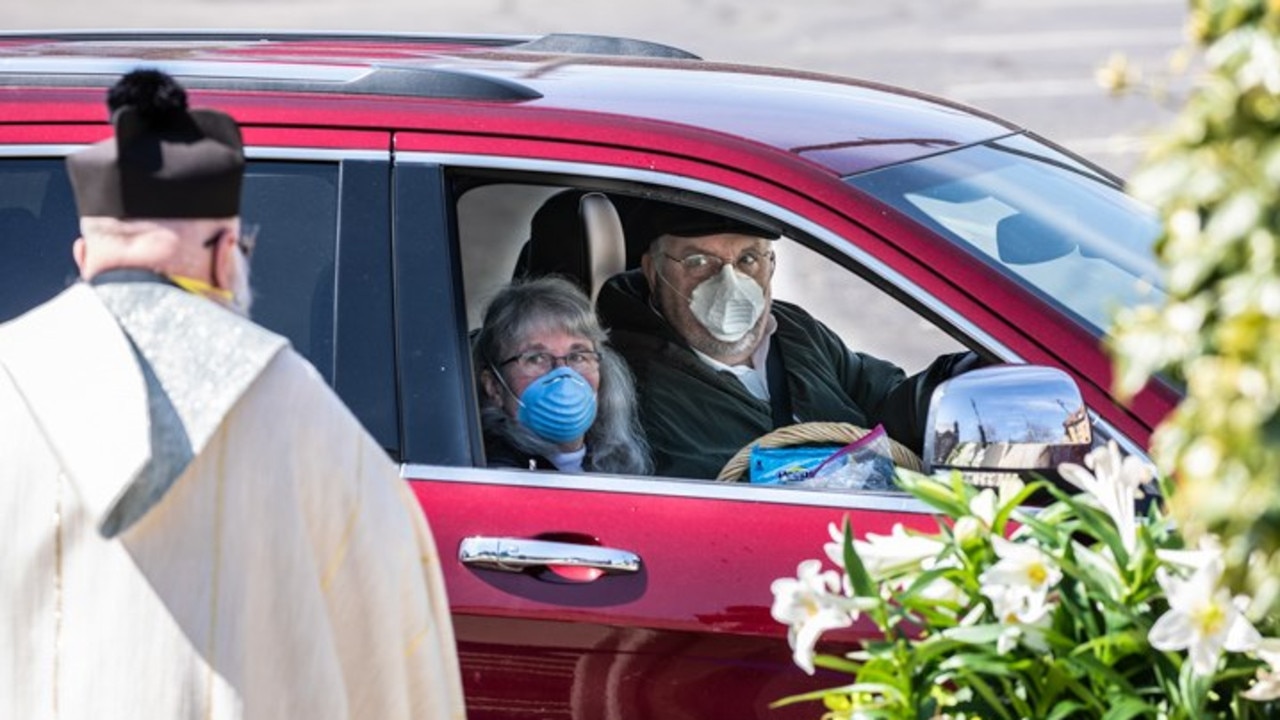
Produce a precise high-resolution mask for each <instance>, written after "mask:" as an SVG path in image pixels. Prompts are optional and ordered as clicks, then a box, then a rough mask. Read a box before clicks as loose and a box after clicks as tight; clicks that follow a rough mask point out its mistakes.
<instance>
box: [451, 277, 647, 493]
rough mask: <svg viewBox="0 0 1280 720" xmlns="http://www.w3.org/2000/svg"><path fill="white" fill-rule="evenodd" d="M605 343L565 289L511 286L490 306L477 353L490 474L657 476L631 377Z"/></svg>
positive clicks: (559, 282)
mask: <svg viewBox="0 0 1280 720" xmlns="http://www.w3.org/2000/svg"><path fill="white" fill-rule="evenodd" d="M606 339H607V336H606V334H605V331H604V329H603V328H601V327H600V323H599V321H598V320H597V319H596V313H595V308H593V307H592V305H591V301H589V300H588V299H587V298H586V296H585V295H583V293H582V292H581V291H580V290H579V289H578V288H577V287H576V286H575V285H573V284H572V283H570V282H568V281H566V280H563V279H560V278H555V277H543V278H537V279H534V280H528V281H523V282H517V283H513V284H511V285H509V286H507V287H506V288H504V289H503V290H502V291H501V292H499V293H498V295H497V296H496V297H494V298H493V300H492V301H491V302H490V303H489V307H488V308H487V309H486V310H485V315H484V326H483V327H482V328H481V330H480V334H479V335H478V336H477V337H476V339H475V345H474V348H475V366H476V369H477V372H478V383H479V391H480V403H481V420H482V423H483V425H484V439H485V454H486V456H487V457H488V462H489V465H490V466H491V467H521V468H529V469H547V470H551V469H556V470H561V471H563V472H575V473H578V472H609V473H622V474H629V475H647V474H649V473H651V472H652V471H653V465H652V463H651V461H650V460H649V446H648V443H646V442H645V440H644V435H643V431H642V430H641V429H640V423H639V422H638V420H637V418H636V407H635V391H634V386H633V384H632V381H631V374H630V371H629V370H628V369H627V366H626V363H625V362H624V361H623V360H622V358H621V357H619V356H618V355H617V354H616V353H615V352H614V351H613V350H612V349H611V348H609V347H608V346H607V345H606V344H605V341H606Z"/></svg>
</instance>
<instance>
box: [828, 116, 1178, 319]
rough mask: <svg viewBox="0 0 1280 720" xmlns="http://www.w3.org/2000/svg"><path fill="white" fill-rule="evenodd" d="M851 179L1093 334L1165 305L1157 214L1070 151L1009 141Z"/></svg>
mask: <svg viewBox="0 0 1280 720" xmlns="http://www.w3.org/2000/svg"><path fill="white" fill-rule="evenodd" d="M846 181H847V182H848V183H849V184H850V185H853V186H854V187H857V188H859V189H861V190H863V191H865V192H867V193H869V194H871V195H874V196H875V197H877V198H879V199H880V200H882V201H884V202H886V203H888V204H890V205H892V206H894V207H895V208H897V209H898V210H900V211H902V212H903V213H905V214H907V215H908V216H910V217H912V218H914V219H915V220H917V221H918V222H920V223H922V224H924V225H927V226H928V227H930V228H932V229H933V230H935V231H937V232H938V233H939V234H940V235H941V236H942V237H945V238H946V239H948V240H950V241H952V242H954V243H957V244H959V245H960V246H962V247H964V248H965V249H966V250H968V251H970V252H972V253H973V254H974V255H976V256H977V257H979V258H981V259H982V260H983V261H985V262H987V263H988V264H990V265H992V266H993V267H995V268H997V269H998V270H1000V271H1001V272H1003V273H1004V274H1006V275H1009V276H1011V277H1013V278H1015V279H1016V280H1018V281H1019V282H1021V283H1023V284H1024V285H1027V286H1029V287H1030V288H1031V289H1032V290H1034V291H1035V292H1037V293H1038V294H1040V295H1041V296H1043V297H1045V298H1047V299H1049V300H1050V301H1051V302H1054V303H1056V304H1057V305H1058V306H1060V307H1062V308H1063V309H1065V310H1067V311H1068V312H1070V313H1071V314H1073V315H1074V316H1075V317H1076V318H1077V319H1078V320H1079V321H1080V322H1082V323H1083V324H1084V325H1085V326H1086V327H1089V328H1090V329H1091V330H1092V331H1093V332H1094V333H1095V334H1097V335H1103V334H1105V333H1107V332H1108V330H1109V329H1110V327H1111V319H1112V315H1113V313H1114V312H1115V310H1116V309H1117V308H1119V307H1122V306H1129V305H1135V304H1140V303H1151V302H1159V301H1160V300H1162V299H1163V297H1164V288H1163V284H1162V280H1161V276H1160V272H1159V267H1158V265H1157V263H1156V260H1155V255H1154V249H1153V244H1154V242H1155V240H1156V238H1157V237H1158V236H1159V234H1160V224H1159V221H1158V218H1157V217H1156V215H1155V214H1154V213H1153V212H1152V211H1151V210H1150V209H1149V208H1147V207H1146V206H1144V205H1142V204H1140V203H1138V202H1137V201H1136V200H1134V199H1132V198H1130V197H1129V196H1128V195H1125V194H1124V192H1123V191H1122V190H1120V189H1119V188H1117V187H1116V186H1115V185H1114V184H1113V183H1112V182H1111V181H1109V180H1107V179H1106V178H1104V177H1102V176H1100V175H1098V174H1097V173H1095V172H1093V171H1092V170H1090V169H1089V168H1088V167H1086V166H1084V165H1082V164H1080V163H1079V162H1077V161H1076V160H1073V159H1072V158H1071V157H1069V156H1067V155H1063V154H1062V153H1060V152H1056V151H1054V150H1052V149H1050V148H1047V147H1045V146H1044V145H1041V144H1040V143H1038V142H1035V141H1034V140H1032V139H1030V138H1027V137H1023V136H1012V137H1008V138H1003V139H1001V140H997V141H993V142H989V143H986V144H984V145H977V146H972V147H968V148H964V149H961V150H956V151H954V152H950V153H946V154H943V155H935V156H932V157H928V158H924V159H922V160H917V161H915V162H910V163H904V164H901V165H894V166H891V167H887V168H884V169H881V170H875V171H871V172H868V173H865V174H861V175H856V176H853V177H850V178H847V179H846Z"/></svg>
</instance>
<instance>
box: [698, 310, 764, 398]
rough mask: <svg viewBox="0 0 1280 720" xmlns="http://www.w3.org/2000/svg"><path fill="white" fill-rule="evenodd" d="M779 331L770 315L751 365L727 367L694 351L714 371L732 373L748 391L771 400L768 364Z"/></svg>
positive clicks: (752, 356)
mask: <svg viewBox="0 0 1280 720" xmlns="http://www.w3.org/2000/svg"><path fill="white" fill-rule="evenodd" d="M777 329H778V321H777V320H774V318H773V313H769V319H768V320H767V321H766V322H765V326H764V337H763V338H761V339H760V344H759V345H757V346H756V350H755V352H753V353H751V364H750V365H746V364H743V365H726V364H725V363H722V362H720V361H719V360H716V359H715V358H713V357H711V356H710V355H707V354H705V353H701V352H698V351H697V350H694V351H693V352H694V354H695V355H697V356H698V359H699V360H701V361H702V362H704V363H706V364H707V365H709V366H711V368H712V369H714V370H717V371H724V372H731V373H733V374H734V376H735V377H737V378H738V380H739V381H740V382H741V383H742V385H743V386H744V387H746V389H747V391H748V392H750V393H751V394H752V395H754V396H756V397H757V398H759V399H761V400H768V399H769V381H768V374H767V372H768V371H767V367H768V365H767V363H768V359H769V343H770V342H771V340H772V338H773V333H774V331H775V330H777Z"/></svg>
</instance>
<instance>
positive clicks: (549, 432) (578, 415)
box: [516, 366, 596, 443]
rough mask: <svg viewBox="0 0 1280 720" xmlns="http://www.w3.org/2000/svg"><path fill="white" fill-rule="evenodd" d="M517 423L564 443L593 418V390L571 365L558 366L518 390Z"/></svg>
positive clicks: (587, 426)
mask: <svg viewBox="0 0 1280 720" xmlns="http://www.w3.org/2000/svg"><path fill="white" fill-rule="evenodd" d="M516 419H517V420H519V421H520V424H521V425H524V426H525V427H527V428H529V429H530V430H532V431H533V432H534V433H537V435H538V436H539V437H541V438H543V439H545V440H549V441H551V442H553V443H566V442H569V441H570V440H576V439H578V438H580V437H582V436H583V435H585V434H587V430H588V428H590V427H591V423H593V422H595V419H596V392H595V390H592V389H591V383H589V382H587V380H586V378H584V377H582V376H581V375H579V374H578V373H577V372H576V371H574V370H573V369H571V368H567V367H564V366H560V367H558V368H556V369H554V370H552V371H551V372H549V373H547V374H546V375H543V376H542V377H540V378H538V379H537V380H534V381H533V382H531V383H529V386H528V387H526V388H525V389H524V392H522V393H520V411H519V413H518V414H517V416H516Z"/></svg>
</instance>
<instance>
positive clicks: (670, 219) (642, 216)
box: [633, 201, 781, 244]
mask: <svg viewBox="0 0 1280 720" xmlns="http://www.w3.org/2000/svg"><path fill="white" fill-rule="evenodd" d="M633 217H634V220H633V226H634V227H635V228H636V231H637V234H638V235H639V236H640V240H641V241H643V242H644V243H646V244H647V243H650V242H652V241H654V240H657V239H658V238H659V237H662V236H663V235H674V236H676V237H702V236H704V235H721V234H725V233H732V234H735V235H749V236H751V237H759V238H765V239H766V240H777V239H778V237H779V236H780V235H781V233H779V232H778V231H777V230H774V229H771V228H766V227H763V226H760V225H756V224H754V223H749V222H746V221H743V220H739V219H737V218H734V217H729V216H728V215H722V214H720V213H717V212H711V211H708V210H703V209H701V208H696V207H692V206H689V205H677V204H675V203H669V202H660V201H650V202H648V203H646V204H644V205H641V206H640V208H638V209H637V210H636V211H635V212H634V213H633Z"/></svg>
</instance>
